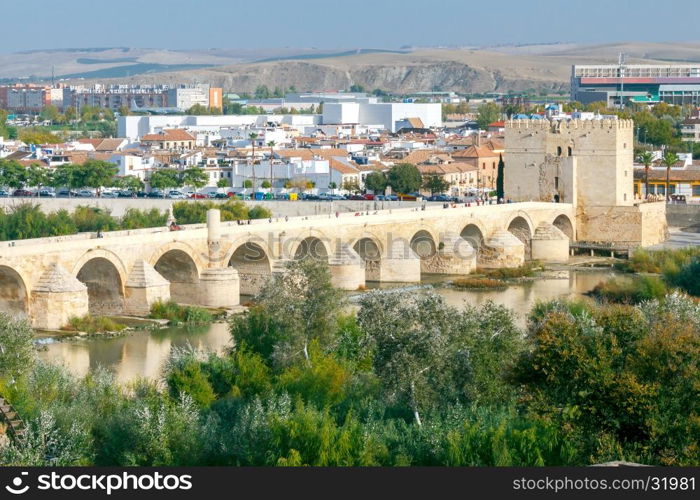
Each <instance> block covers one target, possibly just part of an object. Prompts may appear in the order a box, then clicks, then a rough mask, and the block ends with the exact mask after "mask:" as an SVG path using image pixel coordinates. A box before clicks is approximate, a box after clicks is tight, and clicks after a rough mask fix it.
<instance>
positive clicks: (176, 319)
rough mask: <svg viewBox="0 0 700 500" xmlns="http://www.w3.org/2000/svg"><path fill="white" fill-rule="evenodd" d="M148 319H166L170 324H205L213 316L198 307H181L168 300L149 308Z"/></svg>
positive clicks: (212, 318)
mask: <svg viewBox="0 0 700 500" xmlns="http://www.w3.org/2000/svg"><path fill="white" fill-rule="evenodd" d="M150 317H151V318H153V319H167V320H168V321H170V322H171V323H191V324H205V323H211V322H212V321H213V320H214V316H213V315H212V314H211V313H210V312H209V311H207V310H206V309H204V308H203V307H199V306H181V305H180V304H178V303H176V302H174V301H172V300H169V301H167V302H162V301H158V302H156V303H154V304H153V305H152V306H151V314H150Z"/></svg>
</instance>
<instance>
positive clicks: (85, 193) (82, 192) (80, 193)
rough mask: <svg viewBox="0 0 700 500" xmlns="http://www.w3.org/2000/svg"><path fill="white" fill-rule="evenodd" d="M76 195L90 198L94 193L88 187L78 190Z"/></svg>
mask: <svg viewBox="0 0 700 500" xmlns="http://www.w3.org/2000/svg"><path fill="white" fill-rule="evenodd" d="M78 196H79V197H80V198H92V197H94V196H95V193H93V192H92V191H90V190H89V189H81V190H80V191H78Z"/></svg>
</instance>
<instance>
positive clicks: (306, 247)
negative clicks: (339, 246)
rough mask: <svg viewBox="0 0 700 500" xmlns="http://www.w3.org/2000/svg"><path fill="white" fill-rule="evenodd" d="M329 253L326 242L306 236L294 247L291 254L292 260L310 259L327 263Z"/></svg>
mask: <svg viewBox="0 0 700 500" xmlns="http://www.w3.org/2000/svg"><path fill="white" fill-rule="evenodd" d="M330 254H331V252H330V250H329V248H328V242H327V241H323V240H322V239H321V238H318V237H316V236H307V237H306V238H304V239H303V240H301V241H299V242H298V243H297V244H296V245H295V250H294V252H293V253H292V255H293V256H294V259H295V260H296V259H304V258H312V259H315V260H320V261H323V262H328V258H329V256H330Z"/></svg>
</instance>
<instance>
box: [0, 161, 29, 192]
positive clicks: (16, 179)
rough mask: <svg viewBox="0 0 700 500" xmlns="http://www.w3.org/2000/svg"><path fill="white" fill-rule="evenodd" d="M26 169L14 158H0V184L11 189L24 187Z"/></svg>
mask: <svg viewBox="0 0 700 500" xmlns="http://www.w3.org/2000/svg"><path fill="white" fill-rule="evenodd" d="M26 182H27V169H26V168H24V167H23V166H22V165H20V164H19V162H17V161H15V160H7V159H0V184H1V185H3V186H8V187H11V188H13V189H20V188H22V187H24V185H25V184H26Z"/></svg>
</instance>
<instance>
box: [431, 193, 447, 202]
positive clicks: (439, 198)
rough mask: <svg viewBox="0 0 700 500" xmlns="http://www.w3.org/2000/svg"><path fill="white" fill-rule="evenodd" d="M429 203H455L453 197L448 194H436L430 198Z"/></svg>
mask: <svg viewBox="0 0 700 500" xmlns="http://www.w3.org/2000/svg"><path fill="white" fill-rule="evenodd" d="M428 201H442V202H445V201H453V199H452V197H451V196H447V195H446V194H434V195H432V196H429V197H428Z"/></svg>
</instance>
